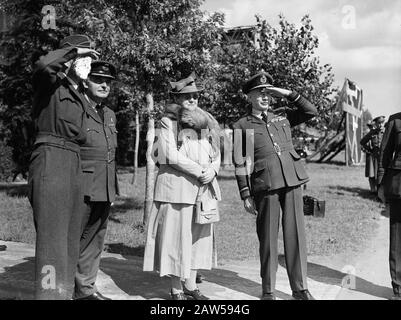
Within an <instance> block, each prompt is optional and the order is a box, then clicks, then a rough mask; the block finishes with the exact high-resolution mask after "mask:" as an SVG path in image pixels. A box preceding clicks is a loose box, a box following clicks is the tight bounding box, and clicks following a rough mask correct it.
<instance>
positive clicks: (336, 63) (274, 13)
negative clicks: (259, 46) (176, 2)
mask: <svg viewBox="0 0 401 320" xmlns="http://www.w3.org/2000/svg"><path fill="white" fill-rule="evenodd" d="M202 8H203V9H204V10H206V11H208V12H216V11H219V12H223V13H225V17H226V27H236V26H244V25H254V24H255V23H256V20H255V14H260V15H261V16H262V17H263V18H264V19H266V20H267V22H268V23H269V24H270V25H272V26H277V24H278V15H279V14H280V13H283V14H284V16H285V17H286V18H287V20H289V21H290V22H292V23H295V24H296V25H300V21H301V18H302V16H304V15H305V14H309V16H310V18H311V19H312V25H313V26H314V27H315V30H314V31H315V34H316V35H317V36H318V38H319V42H320V44H319V49H318V51H317V54H318V55H319V56H320V61H321V63H322V64H325V63H329V64H331V65H332V66H333V72H334V74H335V82H334V85H335V86H338V87H340V89H341V88H342V85H343V83H344V79H345V78H348V79H350V80H352V81H354V82H356V84H357V85H358V86H359V87H360V88H361V89H362V90H363V95H364V96H363V99H364V108H367V109H368V110H369V111H370V112H371V114H372V116H373V117H376V116H381V115H384V116H386V117H388V116H389V115H391V114H393V113H396V112H401V1H400V0H380V1H378V0H304V1H299V0H280V1H277V0H205V3H204V5H203V7H202Z"/></svg>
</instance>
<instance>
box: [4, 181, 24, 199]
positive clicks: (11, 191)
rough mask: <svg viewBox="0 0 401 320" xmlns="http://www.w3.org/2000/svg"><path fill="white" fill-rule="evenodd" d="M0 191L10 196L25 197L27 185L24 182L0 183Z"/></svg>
mask: <svg viewBox="0 0 401 320" xmlns="http://www.w3.org/2000/svg"><path fill="white" fill-rule="evenodd" d="M0 192H5V193H6V194H7V195H8V196H10V197H27V196H28V185H27V184H26V183H24V184H13V183H11V184H1V185H0Z"/></svg>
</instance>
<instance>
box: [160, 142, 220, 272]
mask: <svg viewBox="0 0 401 320" xmlns="http://www.w3.org/2000/svg"><path fill="white" fill-rule="evenodd" d="M183 140H184V141H183V143H182V146H181V147H180V150H179V151H180V152H181V153H183V154H184V155H185V156H187V157H188V158H190V159H191V160H193V161H195V162H197V163H199V164H200V165H201V166H204V167H208V166H209V164H210V160H211V155H212V154H213V153H212V152H213V150H212V147H211V145H210V143H209V142H208V141H207V140H206V139H190V138H188V137H187V138H184V139H183ZM194 209H195V206H194V205H193V204H181V203H167V202H155V203H154V206H153V210H157V216H156V220H155V222H156V223H155V224H154V227H153V230H152V233H153V235H154V236H155V251H154V265H153V270H155V271H159V273H160V276H161V277H162V276H165V275H169V274H171V275H175V276H177V277H180V278H182V279H186V278H189V277H190V271H191V269H208V270H210V269H211V268H212V266H213V247H214V246H213V241H214V231H213V224H204V225H201V224H197V223H195V222H194V218H195V216H194V213H195V210H194Z"/></svg>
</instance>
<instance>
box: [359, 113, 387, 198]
mask: <svg viewBox="0 0 401 320" xmlns="http://www.w3.org/2000/svg"><path fill="white" fill-rule="evenodd" d="M385 119H386V118H385V117H384V116H380V117H376V118H374V119H373V120H372V124H373V126H372V129H371V130H370V131H369V132H368V133H367V134H366V135H365V136H363V137H362V139H361V147H362V148H363V149H364V150H366V155H367V159H366V166H368V162H367V161H368V154H369V160H370V163H369V167H368V168H370V169H371V170H369V172H368V171H367V170H366V171H365V175H366V176H367V177H369V184H370V190H371V191H372V192H374V193H376V192H377V188H376V185H377V170H378V163H379V153H380V144H381V141H382V139H383V134H384V123H385Z"/></svg>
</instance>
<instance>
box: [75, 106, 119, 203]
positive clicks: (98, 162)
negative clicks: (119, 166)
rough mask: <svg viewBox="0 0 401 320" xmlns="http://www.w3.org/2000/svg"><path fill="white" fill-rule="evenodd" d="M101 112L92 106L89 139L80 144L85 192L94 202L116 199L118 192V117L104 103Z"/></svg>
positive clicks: (88, 115)
mask: <svg viewBox="0 0 401 320" xmlns="http://www.w3.org/2000/svg"><path fill="white" fill-rule="evenodd" d="M98 112H103V119H104V120H102V117H101V116H100V115H99V114H98ZM98 112H96V110H95V109H94V108H92V107H89V108H88V111H87V116H86V134H87V140H86V143H85V144H84V145H82V146H81V159H82V170H83V173H84V194H85V196H87V197H89V198H90V200H91V201H109V202H113V201H114V200H115V196H116V194H118V183H117V173H116V162H115V153H116V148H117V129H116V116H115V114H114V112H113V111H112V110H111V109H109V108H108V107H105V106H104V107H102V108H101V110H100V111H98Z"/></svg>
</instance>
